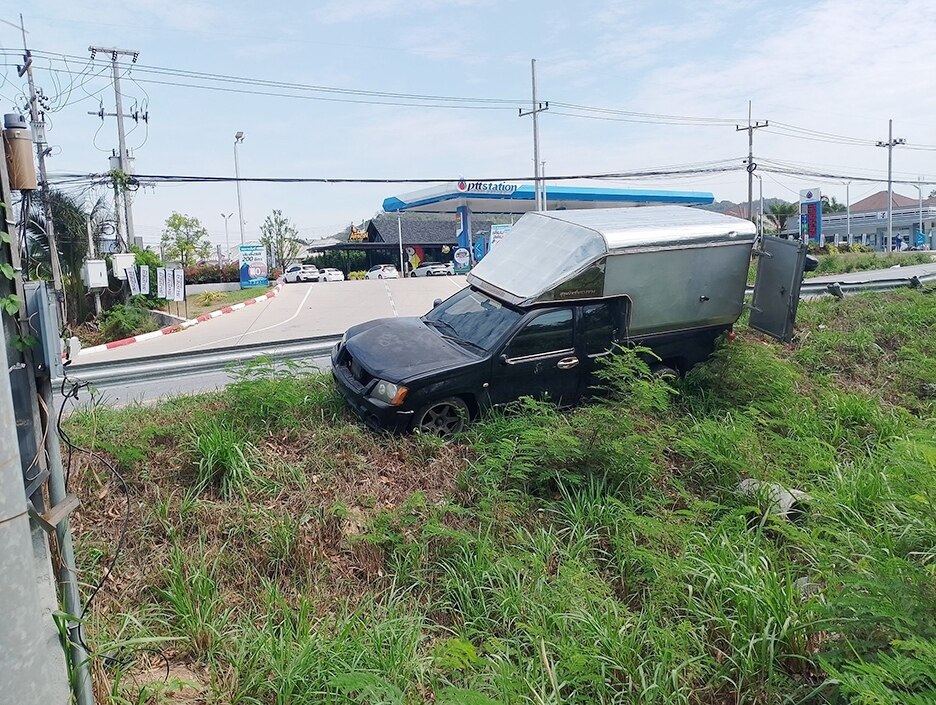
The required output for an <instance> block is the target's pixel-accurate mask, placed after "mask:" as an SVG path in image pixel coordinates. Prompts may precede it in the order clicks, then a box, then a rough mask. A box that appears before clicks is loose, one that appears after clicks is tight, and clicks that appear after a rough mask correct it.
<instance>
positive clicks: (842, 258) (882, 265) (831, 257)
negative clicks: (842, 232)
mask: <svg viewBox="0 0 936 705" xmlns="http://www.w3.org/2000/svg"><path fill="white" fill-rule="evenodd" d="M816 258H817V259H818V260H819V266H818V267H817V268H816V269H815V270H813V271H812V272H806V275H805V276H806V278H807V279H809V278H812V277H825V276H828V275H830V274H847V273H849V272H864V271H868V270H870V269H888V268H890V267H894V266H896V265H900V266H901V267H911V266H913V265H915V264H930V263H932V262H934V261H936V259H934V254H933V253H932V252H892V253H890V254H887V253H884V252H844V253H835V254H817V255H816ZM756 274H757V262H756V261H755V262H752V263H751V266H750V267H749V268H748V279H747V280H748V284H753V283H754V280H755V278H756Z"/></svg>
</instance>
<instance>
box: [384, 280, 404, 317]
mask: <svg viewBox="0 0 936 705" xmlns="http://www.w3.org/2000/svg"><path fill="white" fill-rule="evenodd" d="M384 288H385V289H386V290H387V298H388V299H390V308H391V309H393V316H394V318H399V317H400V314H399V313H397V310H396V304H395V303H394V301H393V294H391V293H390V285H389V284H387V282H384Z"/></svg>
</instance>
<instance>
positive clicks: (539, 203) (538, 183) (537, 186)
mask: <svg viewBox="0 0 936 705" xmlns="http://www.w3.org/2000/svg"><path fill="white" fill-rule="evenodd" d="M530 74H531V76H532V79H533V101H532V103H531V105H532V107H531V109H530V110H527V111H526V112H523V109H522V108H521V109H520V110H519V111H518V112H519V113H520V117H525V116H527V115H532V116H533V193H534V199H535V201H536V210H538V211H541V210H543V201H544V200H545V199H544V198H543V196H544V194H543V192H542V189H543V183H542V179H541V178H540V157H539V122H538V121H537V119H536V116H537V115H539V113H541V112H543V111H545V110H549V101H546V102H545V103H540V102H538V101H537V100H536V59H530Z"/></svg>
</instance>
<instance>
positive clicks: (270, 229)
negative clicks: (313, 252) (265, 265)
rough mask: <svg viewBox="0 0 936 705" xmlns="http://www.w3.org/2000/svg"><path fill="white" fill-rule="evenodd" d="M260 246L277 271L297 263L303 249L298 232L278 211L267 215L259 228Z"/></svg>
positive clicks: (281, 212)
mask: <svg viewBox="0 0 936 705" xmlns="http://www.w3.org/2000/svg"><path fill="white" fill-rule="evenodd" d="M260 244H262V245H263V246H264V247H266V249H267V253H268V254H269V257H270V262H271V264H272V265H273V266H274V267H278V268H279V269H285V267H286V265H287V264H290V263H292V262H295V261H297V260H298V259H299V258H300V256H301V255H302V251H303V247H304V243H303V242H302V241H301V240H300V239H299V231H298V230H296V228H294V227H293V225H292V223H290V222H289V218H285V217H283V211H279V210H274V211H273V213H272V214H271V215H268V216H267V217H266V220H264V221H263V225H261V226H260Z"/></svg>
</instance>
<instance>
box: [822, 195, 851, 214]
mask: <svg viewBox="0 0 936 705" xmlns="http://www.w3.org/2000/svg"><path fill="white" fill-rule="evenodd" d="M845 209H846V206H845V204H844V203H840V202H839V201H838V200H836V198H835V196H831V197H829V196H823V197H822V211H823V212H824V213H844V212H845Z"/></svg>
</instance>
